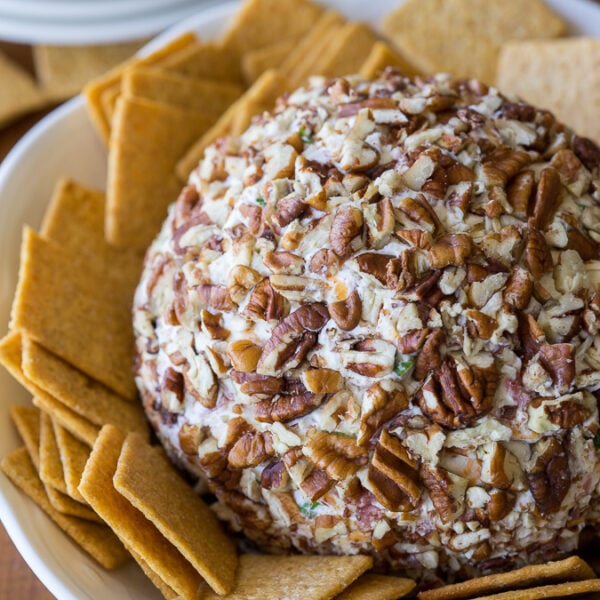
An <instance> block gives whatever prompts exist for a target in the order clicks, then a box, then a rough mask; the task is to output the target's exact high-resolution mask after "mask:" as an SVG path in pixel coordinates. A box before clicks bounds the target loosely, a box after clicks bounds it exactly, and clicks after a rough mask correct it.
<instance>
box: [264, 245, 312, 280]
mask: <svg viewBox="0 0 600 600" xmlns="http://www.w3.org/2000/svg"><path fill="white" fill-rule="evenodd" d="M263 262H264V264H265V267H267V269H269V271H271V273H284V274H286V275H301V274H302V272H303V271H304V259H303V258H302V257H301V256H298V255H297V254H293V253H292V252H285V251H279V252H273V251H272V250H269V251H268V252H265V256H264V259H263Z"/></svg>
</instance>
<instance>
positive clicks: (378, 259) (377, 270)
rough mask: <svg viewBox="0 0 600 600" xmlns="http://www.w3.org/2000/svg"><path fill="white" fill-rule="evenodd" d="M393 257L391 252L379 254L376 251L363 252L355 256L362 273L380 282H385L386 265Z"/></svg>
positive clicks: (384, 283)
mask: <svg viewBox="0 0 600 600" xmlns="http://www.w3.org/2000/svg"><path fill="white" fill-rule="evenodd" d="M393 259H394V257H393V256H392V255H391V254H379V253H377V252H364V253H363V254H360V255H359V256H357V257H356V262H357V263H358V268H359V269H360V270H361V271H362V272H363V273H368V274H369V275H372V276H373V277H375V279H377V281H379V282H380V283H382V284H383V285H386V283H387V266H388V263H389V262H390V261H391V260H393Z"/></svg>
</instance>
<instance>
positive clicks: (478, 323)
mask: <svg viewBox="0 0 600 600" xmlns="http://www.w3.org/2000/svg"><path fill="white" fill-rule="evenodd" d="M464 314H465V317H467V319H468V321H467V332H468V333H469V335H470V336H471V337H472V338H481V339H482V340H489V339H490V338H491V337H492V335H493V334H494V331H496V328H497V327H498V322H497V321H496V319H494V318H493V317H489V316H488V315H486V314H485V313H482V312H481V311H480V310H474V309H470V308H469V309H467V310H466V311H465V313H464Z"/></svg>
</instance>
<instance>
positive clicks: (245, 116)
mask: <svg viewBox="0 0 600 600" xmlns="http://www.w3.org/2000/svg"><path fill="white" fill-rule="evenodd" d="M288 89H289V82H288V80H287V78H285V77H283V76H282V75H281V73H279V72H278V71H276V70H274V69H270V70H268V71H265V72H264V73H263V74H262V75H261V76H260V77H259V78H258V79H257V80H256V81H255V82H254V83H253V84H252V86H251V87H250V88H248V90H247V91H246V93H245V94H244V95H243V96H241V97H240V98H239V99H238V100H237V101H236V102H234V103H233V104H232V105H231V106H230V107H229V108H228V109H227V110H226V111H225V113H224V114H223V115H222V116H221V118H220V119H219V120H218V121H217V122H216V123H215V124H214V125H213V126H212V127H211V128H210V129H209V130H208V131H207V132H206V133H205V134H204V135H203V136H202V137H201V138H200V139H199V140H197V141H196V143H195V144H194V145H193V146H192V147H191V148H189V149H188V150H187V152H186V153H185V155H184V156H183V157H182V158H181V159H180V160H179V162H178V163H177V167H176V170H177V175H178V176H179V179H180V180H181V181H187V178H188V177H189V174H190V173H191V171H192V170H193V169H195V168H196V167H197V166H198V163H199V162H200V160H201V159H202V156H203V155H204V150H206V148H207V147H208V146H210V145H211V144H213V143H214V142H215V141H216V140H217V139H219V138H220V137H222V136H224V135H227V134H229V133H233V132H232V129H233V128H234V126H235V130H236V131H238V132H239V133H241V131H243V129H245V127H247V126H248V124H249V123H250V118H251V117H252V115H253V114H256V113H257V112H262V111H263V110H268V109H270V108H272V107H273V105H274V104H275V100H276V99H277V98H278V97H279V96H280V95H281V94H283V93H284V92H285V91H287V90H288ZM250 105H252V111H254V112H252V111H251V110H249V106H250Z"/></svg>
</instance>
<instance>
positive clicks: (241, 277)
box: [227, 265, 262, 304]
mask: <svg viewBox="0 0 600 600" xmlns="http://www.w3.org/2000/svg"><path fill="white" fill-rule="evenodd" d="M261 279H262V275H261V274H260V273H259V272H258V271H256V270H255V269H252V268H251V267H247V266H246V265H234V266H233V267H231V269H230V270H229V273H227V289H228V290H229V295H230V296H231V298H232V300H233V301H234V302H236V303H238V304H240V303H241V302H242V301H243V300H244V298H245V297H246V294H247V293H248V292H249V291H250V290H251V289H252V288H253V287H254V286H255V285H256V284H257V283H258V282H259V281H260V280H261Z"/></svg>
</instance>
